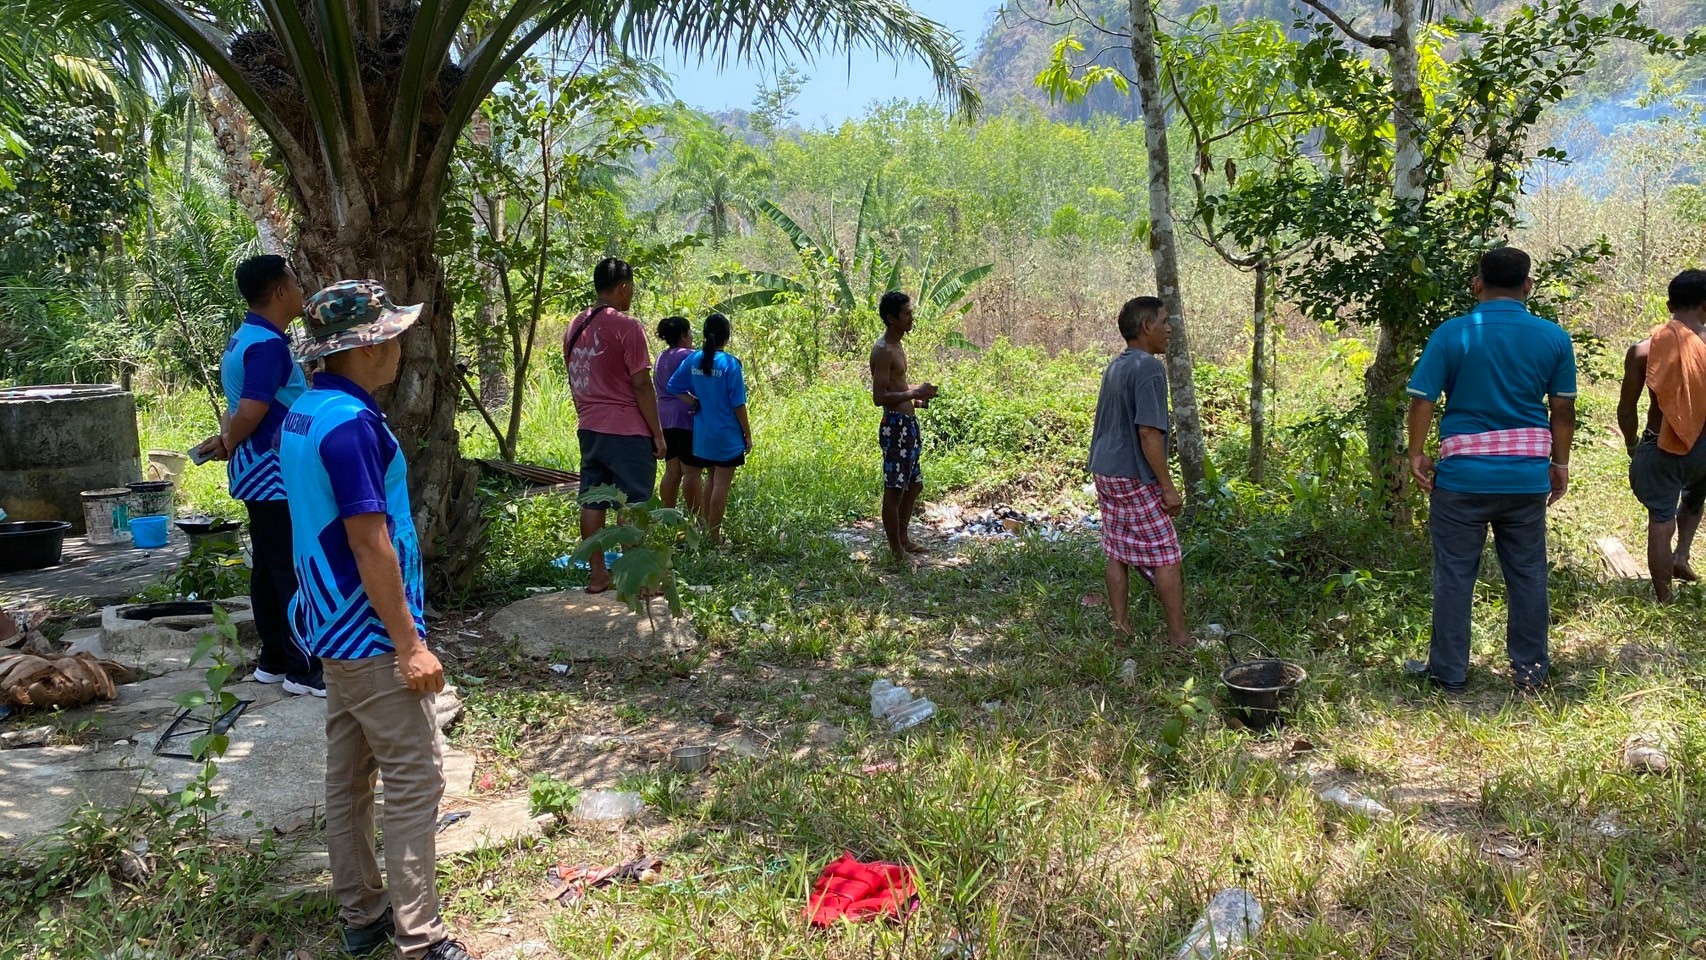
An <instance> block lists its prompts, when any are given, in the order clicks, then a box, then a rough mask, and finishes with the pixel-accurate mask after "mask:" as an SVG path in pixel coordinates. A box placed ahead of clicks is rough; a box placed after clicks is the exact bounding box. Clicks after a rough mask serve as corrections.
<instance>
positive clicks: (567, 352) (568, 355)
mask: <svg viewBox="0 0 1706 960" xmlns="http://www.w3.org/2000/svg"><path fill="white" fill-rule="evenodd" d="M614 309H616V308H615V307H612V306H611V305H609V304H607V303H606V304H601V305H600V306H598V307H597V308H595V309H594V310H593V311H592V312H591V313H589V314H587V315H586V319H585V320H583V321H581V328H580V329H579V330H576V331H575V332H574V333H571V334H569V345H568V346H566V347H564V348H563V360H564V361H565V362H572V361H573V360H574V358H575V344H577V343H579V342H580V339H581V334H583V333H585V332H586V328H587V327H590V326H592V321H594V320H596V319H597V318H598V315H599V314H600V313H602V312H604V311H605V310H614Z"/></svg>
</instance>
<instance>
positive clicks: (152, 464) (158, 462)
mask: <svg viewBox="0 0 1706 960" xmlns="http://www.w3.org/2000/svg"><path fill="white" fill-rule="evenodd" d="M189 465H190V458H189V457H187V456H185V455H184V454H181V453H179V452H178V451H176V450H150V451H148V468H147V471H146V472H145V473H144V476H146V477H147V478H148V479H150V480H166V481H170V482H171V484H172V486H174V487H175V486H177V485H178V478H179V477H181V476H183V474H184V468H185V467H188V466H189Z"/></svg>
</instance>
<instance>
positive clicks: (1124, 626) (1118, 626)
mask: <svg viewBox="0 0 1706 960" xmlns="http://www.w3.org/2000/svg"><path fill="white" fill-rule="evenodd" d="M1114 632H1115V633H1117V634H1119V635H1120V636H1122V637H1129V636H1131V624H1129V623H1121V622H1119V621H1117V620H1116V621H1114Z"/></svg>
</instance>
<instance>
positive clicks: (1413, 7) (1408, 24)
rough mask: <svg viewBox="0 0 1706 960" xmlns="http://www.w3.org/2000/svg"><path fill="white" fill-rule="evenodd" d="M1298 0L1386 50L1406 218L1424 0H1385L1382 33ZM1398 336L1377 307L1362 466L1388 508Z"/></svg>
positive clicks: (1422, 98)
mask: <svg viewBox="0 0 1706 960" xmlns="http://www.w3.org/2000/svg"><path fill="white" fill-rule="evenodd" d="M1303 2H1304V3H1305V4H1306V5H1308V6H1309V7H1310V8H1312V9H1314V10H1316V11H1317V12H1319V13H1320V14H1321V15H1322V16H1324V17H1326V18H1327V19H1328V20H1330V21H1331V22H1332V23H1333V25H1334V26H1336V27H1338V28H1339V29H1340V30H1341V31H1343V32H1344V34H1345V35H1346V36H1347V37H1349V38H1351V39H1352V40H1355V41H1356V42H1357V43H1360V44H1362V45H1363V46H1366V47H1369V48H1371V49H1375V50H1383V51H1385V52H1386V57H1387V74H1388V77H1389V78H1390V82H1391V98H1392V200H1393V217H1394V219H1396V220H1400V221H1402V220H1408V219H1413V218H1414V217H1415V216H1416V215H1417V214H1418V213H1419V212H1420V210H1421V207H1422V204H1423V203H1424V202H1425V201H1426V200H1427V188H1428V179H1429V171H1428V170H1427V169H1426V163H1425V155H1424V151H1423V145H1424V144H1423V140H1424V137H1423V131H1422V123H1423V121H1424V119H1425V115H1426V112H1427V98H1426V95H1425V93H1424V91H1423V90H1422V72H1421V55H1420V51H1419V50H1418V49H1417V46H1416V40H1417V33H1418V30H1419V29H1420V26H1421V16H1422V2H1423V0H1387V9H1388V10H1389V11H1390V13H1391V29H1390V32H1388V33H1384V34H1367V33H1363V32H1361V31H1359V30H1357V29H1356V28H1355V27H1354V26H1352V25H1351V24H1350V22H1349V21H1347V20H1345V19H1344V18H1343V17H1341V16H1340V15H1339V14H1338V12H1337V11H1335V10H1334V9H1333V8H1332V7H1331V6H1329V5H1328V4H1327V3H1326V2H1325V0H1303ZM1405 343H1406V329H1405V324H1404V322H1403V318H1400V317H1397V316H1392V315H1388V314H1385V313H1382V314H1381V315H1380V317H1379V329H1378V332H1377V335H1376V341H1375V347H1374V359H1373V361H1371V362H1370V363H1369V365H1368V370H1367V371H1365V372H1364V374H1363V399H1364V403H1365V404H1366V408H1367V419H1366V422H1365V429H1366V431H1367V440H1368V458H1369V468H1370V470H1371V471H1372V472H1373V475H1374V481H1375V485H1376V488H1377V490H1378V491H1379V494H1380V499H1381V502H1383V503H1385V504H1387V505H1388V506H1390V507H1397V506H1398V505H1399V504H1401V503H1403V502H1404V488H1405V484H1406V482H1407V478H1408V475H1409V471H1408V470H1407V468H1406V466H1405V460H1404V429H1403V428H1404V414H1403V408H1404V403H1405V394H1404V383H1405V381H1406V379H1407V378H1408V377H1409V373H1410V371H1409V359H1410V358H1409V355H1408V354H1409V351H1408V350H1406V349H1405Z"/></svg>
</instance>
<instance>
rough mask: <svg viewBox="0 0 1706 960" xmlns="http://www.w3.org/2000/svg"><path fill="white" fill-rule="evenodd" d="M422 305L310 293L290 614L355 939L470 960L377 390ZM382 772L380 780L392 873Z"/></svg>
mask: <svg viewBox="0 0 1706 960" xmlns="http://www.w3.org/2000/svg"><path fill="white" fill-rule="evenodd" d="M420 312H421V308H420V306H418V305H416V306H411V307H398V306H397V305H395V304H393V303H392V302H391V296H390V294H388V293H386V292H385V288H384V287H382V286H380V285H379V284H378V283H377V282H375V281H372V280H344V281H341V282H339V283H334V284H332V285H331V286H329V287H327V288H326V289H324V290H321V291H320V292H319V293H316V294H315V295H314V296H313V297H312V298H311V299H310V300H309V301H308V307H307V312H306V314H305V320H306V327H307V330H308V338H309V339H308V341H307V342H306V343H305V344H303V345H302V346H301V347H300V348H299V349H298V351H297V359H299V360H301V361H303V362H307V361H310V360H318V359H323V360H324V362H325V369H324V371H323V372H321V373H318V374H315V376H314V388H313V389H312V390H309V391H308V392H307V393H304V394H303V395H302V396H301V397H300V398H298V400H297V401H296V403H295V405H294V406H292V407H291V411H290V416H289V417H287V418H286V420H285V423H284V432H283V436H282V438H281V440H280V443H279V453H280V457H281V459H282V461H283V464H284V484H285V489H286V490H287V491H288V492H289V494H290V502H291V519H292V522H293V527H294V531H295V545H296V554H295V557H296V575H297V579H298V580H299V581H300V582H301V585H302V586H301V589H300V590H299V591H298V593H297V595H296V600H295V601H294V602H293V603H292V604H291V608H290V614H291V621H292V623H293V624H294V626H295V627H296V630H297V632H298V634H299V635H301V636H302V638H303V639H304V641H305V642H306V643H307V644H308V646H309V648H310V649H311V650H313V651H314V652H315V653H316V654H318V655H319V656H320V657H321V662H322V664H323V665H324V668H325V674H326V848H327V850H328V851H329V853H330V856H331V868H332V893H333V896H334V897H335V898H336V899H337V901H338V908H339V910H338V912H339V919H340V920H341V921H342V923H343V947H344V949H345V950H346V951H347V952H349V953H351V954H354V955H356V956H365V955H367V954H370V953H373V952H375V951H378V950H381V949H384V948H385V946H386V944H387V942H388V941H390V940H392V939H395V941H396V945H397V950H398V952H399V953H400V954H402V956H403V957H404V960H467V958H468V957H469V954H468V952H467V951H466V950H465V949H464V948H463V946H462V945H461V944H459V943H457V942H456V941H454V940H451V939H450V937H449V934H448V933H447V932H446V930H445V928H444V924H443V922H442V921H441V920H440V919H439V916H438V884H437V860H438V857H437V849H436V843H435V837H434V834H435V832H436V824H437V819H438V802H439V799H440V798H441V797H442V796H443V794H444V773H443V768H442V765H441V758H440V755H439V745H438V743H439V741H438V726H437V724H436V723H435V722H434V719H433V700H434V696H435V695H436V694H437V693H438V692H439V691H440V690H442V689H444V668H443V666H441V665H440V664H439V662H438V658H437V657H436V656H434V655H433V653H432V651H431V650H429V649H427V645H426V624H425V622H424V621H423V619H422V609H423V607H424V604H425V599H426V598H425V591H424V589H423V587H422V581H421V551H420V544H419V541H418V540H417V538H416V535H415V524H414V520H413V519H412V516H411V514H410V512H409V482H408V469H407V467H406V465H405V464H404V460H403V453H402V451H401V450H400V449H399V448H398V446H397V438H396V437H395V436H394V435H393V434H392V433H391V429H390V427H388V426H386V424H385V415H384V414H383V413H381V412H380V411H379V405H378V404H377V403H375V402H374V400H373V391H374V390H377V389H379V388H380V387H382V386H385V385H386V384H389V383H391V382H392V381H393V380H395V379H396V378H397V368H398V365H399V363H400V361H401V359H402V348H401V345H400V344H399V342H398V340H397V339H396V338H397V336H398V335H399V334H401V333H402V332H403V331H404V330H405V329H407V328H408V327H409V325H410V324H412V323H414V322H415V320H416V319H417V318H419V316H420ZM376 777H383V778H384V780H385V874H384V876H383V877H381V874H380V872H379V862H378V860H377V858H376V857H375V855H374V816H373V809H374V791H373V788H374V780H375V778H376ZM386 880H389V885H390V889H389V890H388V891H387V889H386V884H385V881H386Z"/></svg>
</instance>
